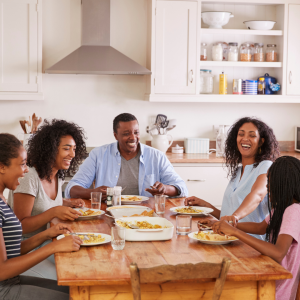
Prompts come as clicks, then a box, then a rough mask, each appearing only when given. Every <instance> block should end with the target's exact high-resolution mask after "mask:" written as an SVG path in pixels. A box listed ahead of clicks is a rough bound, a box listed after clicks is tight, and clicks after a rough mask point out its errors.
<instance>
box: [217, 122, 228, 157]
mask: <svg viewBox="0 0 300 300" xmlns="http://www.w3.org/2000/svg"><path fill="white" fill-rule="evenodd" d="M225 138H226V137H225V128H224V125H220V126H219V133H218V136H217V140H216V156H217V157H223V156H224V154H225Z"/></svg>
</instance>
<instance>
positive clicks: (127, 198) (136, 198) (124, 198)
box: [121, 196, 142, 201]
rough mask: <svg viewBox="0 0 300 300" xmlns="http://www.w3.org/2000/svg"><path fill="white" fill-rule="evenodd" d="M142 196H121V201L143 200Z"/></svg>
mask: <svg viewBox="0 0 300 300" xmlns="http://www.w3.org/2000/svg"><path fill="white" fill-rule="evenodd" d="M141 200H142V198H141V197H137V196H130V197H121V201H141Z"/></svg>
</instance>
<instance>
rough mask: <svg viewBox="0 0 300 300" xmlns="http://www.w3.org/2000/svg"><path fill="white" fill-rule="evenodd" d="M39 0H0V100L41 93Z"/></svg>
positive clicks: (37, 97) (39, 96)
mask: <svg viewBox="0 0 300 300" xmlns="http://www.w3.org/2000/svg"><path fill="white" fill-rule="evenodd" d="M41 67H42V39H41V5H40V0H0V70H1V72H0V100H40V99H42V98H43V95H42V85H41V83H42V78H41V77H42V72H41Z"/></svg>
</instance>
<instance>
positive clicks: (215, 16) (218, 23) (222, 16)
mask: <svg viewBox="0 0 300 300" xmlns="http://www.w3.org/2000/svg"><path fill="white" fill-rule="evenodd" d="M201 17H202V20H203V22H204V23H205V24H207V25H208V26H209V28H219V29H222V26H224V25H226V24H227V23H228V22H229V19H230V18H233V17H234V15H232V14H231V12H227V11H204V12H202V13H201Z"/></svg>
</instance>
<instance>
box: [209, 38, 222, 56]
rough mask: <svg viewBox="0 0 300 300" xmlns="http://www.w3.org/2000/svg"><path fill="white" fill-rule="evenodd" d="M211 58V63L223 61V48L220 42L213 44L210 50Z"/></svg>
mask: <svg viewBox="0 0 300 300" xmlns="http://www.w3.org/2000/svg"><path fill="white" fill-rule="evenodd" d="M211 57H212V60H213V61H222V60H223V46H222V43H221V42H217V43H214V44H213V46H212V49H211Z"/></svg>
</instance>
